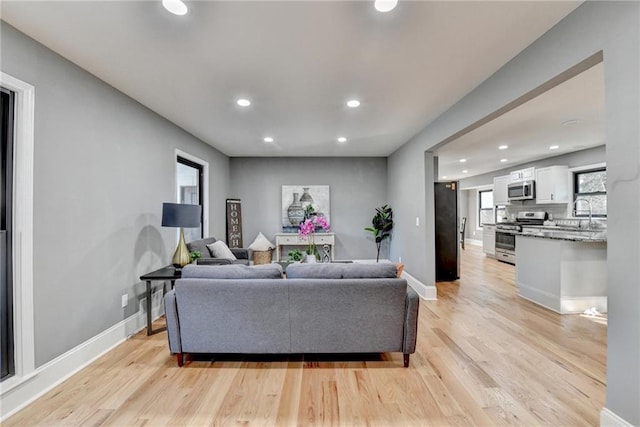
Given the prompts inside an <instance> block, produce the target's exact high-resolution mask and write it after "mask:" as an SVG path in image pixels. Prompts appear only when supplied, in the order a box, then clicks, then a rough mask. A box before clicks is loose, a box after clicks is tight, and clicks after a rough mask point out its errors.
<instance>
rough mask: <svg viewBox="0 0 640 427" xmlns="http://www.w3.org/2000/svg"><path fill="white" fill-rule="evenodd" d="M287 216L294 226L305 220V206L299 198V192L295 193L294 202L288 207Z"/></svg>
mask: <svg viewBox="0 0 640 427" xmlns="http://www.w3.org/2000/svg"><path fill="white" fill-rule="evenodd" d="M287 218H289V222H290V223H291V225H293V226H294V227H297V226H299V225H300V223H301V222H302V221H303V220H304V208H303V207H302V204H301V203H300V201H299V200H298V193H293V202H292V203H291V204H290V205H289V208H288V209H287Z"/></svg>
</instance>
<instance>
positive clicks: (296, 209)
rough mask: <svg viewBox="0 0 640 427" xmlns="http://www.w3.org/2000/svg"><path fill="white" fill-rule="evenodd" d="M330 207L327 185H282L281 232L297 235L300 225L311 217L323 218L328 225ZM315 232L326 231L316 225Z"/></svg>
mask: <svg viewBox="0 0 640 427" xmlns="http://www.w3.org/2000/svg"><path fill="white" fill-rule="evenodd" d="M330 207H331V206H330V191H329V186H328V185H283V186H282V210H281V218H282V232H283V233H298V231H299V227H300V224H302V223H303V222H304V221H305V220H306V219H309V218H313V217H323V218H324V219H325V220H326V222H327V224H330V222H331V216H330ZM315 232H316V233H322V232H326V230H324V229H323V228H322V227H321V226H319V225H316V227H315Z"/></svg>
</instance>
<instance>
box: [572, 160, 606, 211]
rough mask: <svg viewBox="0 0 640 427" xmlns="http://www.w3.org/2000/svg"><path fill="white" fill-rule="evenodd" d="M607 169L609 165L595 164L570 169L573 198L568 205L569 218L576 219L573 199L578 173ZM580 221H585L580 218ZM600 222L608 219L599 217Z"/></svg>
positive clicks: (604, 163)
mask: <svg viewBox="0 0 640 427" xmlns="http://www.w3.org/2000/svg"><path fill="white" fill-rule="evenodd" d="M602 168H605V169H606V168H607V163H606V162H602V163H594V164H592V165H584V166H576V167H575V168H569V187H570V188H569V191H570V192H571V198H570V201H569V203H567V214H566V217H567V218H574V216H573V197H574V184H575V182H576V173H577V172H583V171H587V170H591V169H602ZM578 219H583V218H582V217H579V218H578ZM598 219H599V220H606V219H607V217H598Z"/></svg>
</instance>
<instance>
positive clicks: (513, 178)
mask: <svg viewBox="0 0 640 427" xmlns="http://www.w3.org/2000/svg"><path fill="white" fill-rule="evenodd" d="M534 178H535V168H526V169H520V170H517V171H513V172H511V173H510V174H509V182H520V181H529V180H532V179H534Z"/></svg>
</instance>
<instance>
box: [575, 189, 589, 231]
mask: <svg viewBox="0 0 640 427" xmlns="http://www.w3.org/2000/svg"><path fill="white" fill-rule="evenodd" d="M580 200H582V201H584V202H587V204H588V205H589V229H591V217H592V216H593V206H591V200H589V199H587V198H586V197H576V199H575V200H574V201H573V210H572V211H573V215H574V216H577V215H578V209H577V208H578V202H579V201H580Z"/></svg>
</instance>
